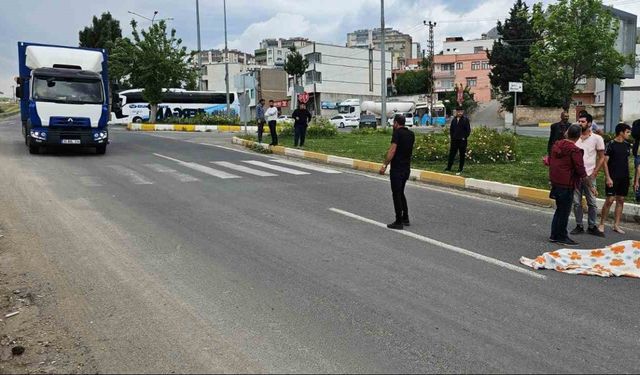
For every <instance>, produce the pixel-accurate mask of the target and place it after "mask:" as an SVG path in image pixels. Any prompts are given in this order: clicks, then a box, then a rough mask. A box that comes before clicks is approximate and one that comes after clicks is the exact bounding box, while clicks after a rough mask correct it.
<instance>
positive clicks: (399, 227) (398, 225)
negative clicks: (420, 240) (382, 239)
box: [387, 221, 402, 230]
mask: <svg viewBox="0 0 640 375" xmlns="http://www.w3.org/2000/svg"><path fill="white" fill-rule="evenodd" d="M387 228H389V229H397V230H402V223H398V222H395V221H394V222H393V223H391V224H387Z"/></svg>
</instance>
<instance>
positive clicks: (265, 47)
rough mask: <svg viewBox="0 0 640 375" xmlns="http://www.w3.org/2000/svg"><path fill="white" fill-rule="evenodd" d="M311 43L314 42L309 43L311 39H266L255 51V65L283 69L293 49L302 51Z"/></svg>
mask: <svg viewBox="0 0 640 375" xmlns="http://www.w3.org/2000/svg"><path fill="white" fill-rule="evenodd" d="M311 43H313V42H311V41H309V39H306V38H300V37H296V38H289V39H283V38H280V39H264V40H263V41H262V42H260V48H258V49H257V50H255V63H256V64H258V65H263V66H277V67H283V66H284V63H285V62H286V61H287V55H289V52H290V48H291V47H296V49H300V48H302V47H304V46H307V45H309V44H311Z"/></svg>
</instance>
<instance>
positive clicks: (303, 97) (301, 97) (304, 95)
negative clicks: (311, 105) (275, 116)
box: [298, 91, 309, 103]
mask: <svg viewBox="0 0 640 375" xmlns="http://www.w3.org/2000/svg"><path fill="white" fill-rule="evenodd" d="M298 101H299V102H300V103H307V102H308V101H309V93H308V92H306V91H304V92H302V93H300V94H298Z"/></svg>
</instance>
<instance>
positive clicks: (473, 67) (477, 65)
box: [471, 61, 480, 70]
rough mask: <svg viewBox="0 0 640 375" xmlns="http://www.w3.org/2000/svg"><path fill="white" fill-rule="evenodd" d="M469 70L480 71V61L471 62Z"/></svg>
mask: <svg viewBox="0 0 640 375" xmlns="http://www.w3.org/2000/svg"><path fill="white" fill-rule="evenodd" d="M471 70H480V61H473V62H471Z"/></svg>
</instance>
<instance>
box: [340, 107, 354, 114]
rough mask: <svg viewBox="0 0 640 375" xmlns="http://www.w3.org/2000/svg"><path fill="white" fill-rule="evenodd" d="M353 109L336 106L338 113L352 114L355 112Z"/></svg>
mask: <svg viewBox="0 0 640 375" xmlns="http://www.w3.org/2000/svg"><path fill="white" fill-rule="evenodd" d="M355 110H356V109H355V107H353V106H350V105H339V106H338V113H353V112H355Z"/></svg>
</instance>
